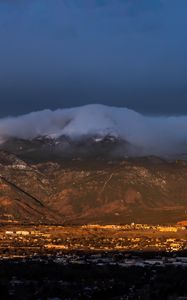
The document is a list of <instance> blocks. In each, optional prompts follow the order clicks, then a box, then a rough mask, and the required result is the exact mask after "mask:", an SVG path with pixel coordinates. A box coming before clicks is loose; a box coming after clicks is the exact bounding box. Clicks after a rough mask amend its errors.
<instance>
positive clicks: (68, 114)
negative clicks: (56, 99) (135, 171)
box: [0, 105, 187, 157]
mask: <svg viewBox="0 0 187 300" xmlns="http://www.w3.org/2000/svg"><path fill="white" fill-rule="evenodd" d="M46 135H48V136H51V137H53V138H58V137H60V136H64V135H66V136H68V137H70V138H71V139H72V140H77V139H82V138H85V136H100V137H105V136H107V135H111V136H114V137H115V138H117V139H120V140H123V141H126V142H128V143H129V144H131V145H133V146H134V148H136V149H139V150H137V151H136V153H134V152H133V153H132V154H133V155H134V154H135V155H137V156H141V155H159V156H163V157H177V156H179V155H182V154H187V116H183V117H182V116H181V117H148V116H143V115H141V114H139V113H137V112H135V111H132V110H129V109H127V108H116V107H109V106H104V105H86V106H82V107H76V108H71V109H58V110H56V111H51V110H44V111H38V112H33V113H30V114H27V115H23V116H19V117H9V118H4V119H1V120H0V137H1V141H2V143H3V141H5V140H7V139H9V138H10V137H17V138H24V139H33V138H36V137H38V136H46ZM124 151H125V150H124ZM124 155H125V152H124Z"/></svg>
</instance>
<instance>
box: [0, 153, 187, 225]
mask: <svg viewBox="0 0 187 300" xmlns="http://www.w3.org/2000/svg"><path fill="white" fill-rule="evenodd" d="M186 183H187V162H185V161H175V162H168V161H164V160H161V159H159V158H156V157H146V158H138V159H135V158H134V159H127V160H118V161H112V160H101V159H98V160H97V159H95V160H93V159H92V160H89V159H86V160H85V159H84V160H78V159H77V160H61V161H60V162H58V163H57V162H41V163H35V164H30V163H28V162H26V161H23V160H22V159H20V158H17V157H16V156H15V155H13V154H10V153H8V152H4V151H0V219H1V221H4V222H5V221H6V222H7V221H8V222H12V221H14V222H22V223H58V224H84V223H95V222H97V223H102V224H103V223H126V222H142V223H173V222H177V221H180V220H185V219H186V218H187V185H186Z"/></svg>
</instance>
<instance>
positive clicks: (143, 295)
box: [0, 252, 187, 300]
mask: <svg viewBox="0 0 187 300" xmlns="http://www.w3.org/2000/svg"><path fill="white" fill-rule="evenodd" d="M0 291H1V299H2V300H9V299H18V300H22V299H46V300H47V299H55V300H57V299H116V300H117V299H128V300H131V299H141V300H148V299H150V300H162V299H163V300H171V299H172V300H177V299H178V300H179V299H181V300H182V299H187V264H186V258H185V257H176V255H170V256H164V254H162V257H160V256H159V255H158V254H156V253H152V254H150V253H149V255H148V254H141V255H138V254H136V255H132V254H128V255H127V254H124V253H119V252H118V253H102V254H101V253H97V254H94V253H92V254H90V253H85V252H82V253H69V254H64V255H61V256H60V257H59V256H58V257H35V258H32V259H31V258H30V259H20V260H18V259H16V260H15V259H14V260H6V261H1V262H0Z"/></svg>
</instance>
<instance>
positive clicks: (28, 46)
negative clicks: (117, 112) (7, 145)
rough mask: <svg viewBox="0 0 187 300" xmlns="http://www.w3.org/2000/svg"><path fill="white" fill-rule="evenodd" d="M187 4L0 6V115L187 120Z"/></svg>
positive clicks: (80, 0) (123, 0) (59, 0)
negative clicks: (72, 111)
mask: <svg viewBox="0 0 187 300" xmlns="http://www.w3.org/2000/svg"><path fill="white" fill-rule="evenodd" d="M186 12H187V1H186V0H28V1H27V0H0V104H1V109H0V116H6V115H17V114H22V113H26V112H29V111H35V110H39V109H43V108H51V109H55V108H58V107H60V108H62V107H70V106H77V105H82V104H88V103H103V104H107V105H113V106H126V107H129V108H132V109H135V110H137V111H140V112H144V113H148V114H187V30H186V29H187V18H186Z"/></svg>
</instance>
